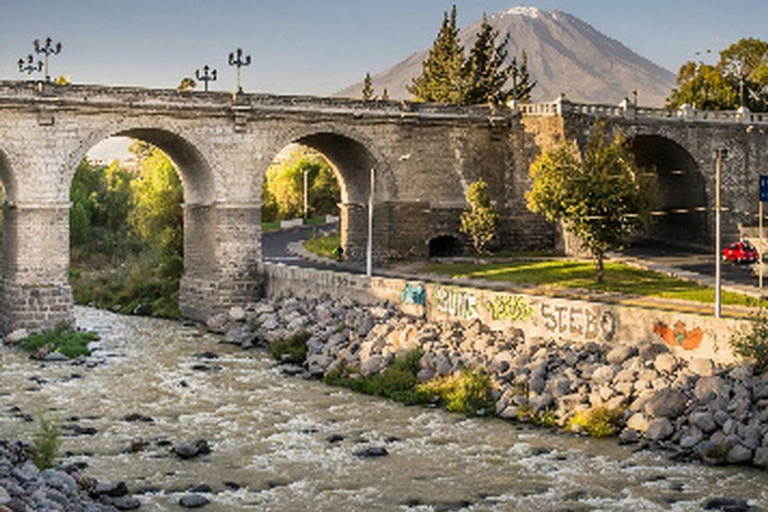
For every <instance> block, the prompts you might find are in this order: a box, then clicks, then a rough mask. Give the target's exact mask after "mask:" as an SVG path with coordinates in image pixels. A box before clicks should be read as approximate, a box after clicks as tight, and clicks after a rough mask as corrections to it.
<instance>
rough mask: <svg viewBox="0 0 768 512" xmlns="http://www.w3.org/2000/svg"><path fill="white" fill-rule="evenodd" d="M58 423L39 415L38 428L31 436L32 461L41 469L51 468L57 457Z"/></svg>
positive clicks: (58, 445) (59, 444)
mask: <svg viewBox="0 0 768 512" xmlns="http://www.w3.org/2000/svg"><path fill="white" fill-rule="evenodd" d="M59 434H60V431H59V424H58V423H57V422H56V421H54V420H50V419H48V418H47V417H46V416H45V415H44V414H41V415H40V430H38V432H37V433H36V434H35V435H34V436H33V438H32V462H34V463H35V465H36V466H37V467H38V468H39V469H41V470H44V469H51V468H53V467H54V465H55V463H56V459H57V458H58V457H59V448H60V447H61V439H59Z"/></svg>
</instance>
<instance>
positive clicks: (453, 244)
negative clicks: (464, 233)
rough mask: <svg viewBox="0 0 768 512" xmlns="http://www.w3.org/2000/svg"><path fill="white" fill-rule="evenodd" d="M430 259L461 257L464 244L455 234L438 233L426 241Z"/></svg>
mask: <svg viewBox="0 0 768 512" xmlns="http://www.w3.org/2000/svg"><path fill="white" fill-rule="evenodd" d="M427 246H428V251H429V252H428V254H429V257H430V258H440V257H449V256H461V254H462V253H463V251H464V244H463V243H462V240H461V238H459V236H458V235H457V234H455V233H439V234H437V235H435V236H433V237H432V238H430V239H429V240H427Z"/></svg>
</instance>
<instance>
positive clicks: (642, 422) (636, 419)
mask: <svg viewBox="0 0 768 512" xmlns="http://www.w3.org/2000/svg"><path fill="white" fill-rule="evenodd" d="M648 425H650V422H649V421H648V419H647V418H646V417H645V415H644V414H642V413H639V412H636V413H635V414H633V415H632V416H630V417H629V419H628V420H627V428H630V429H633V430H636V431H638V432H641V433H642V432H645V431H646V430H648Z"/></svg>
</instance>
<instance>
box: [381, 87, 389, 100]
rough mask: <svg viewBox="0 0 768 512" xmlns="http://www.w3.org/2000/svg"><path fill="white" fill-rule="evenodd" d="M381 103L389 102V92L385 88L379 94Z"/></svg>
mask: <svg viewBox="0 0 768 512" xmlns="http://www.w3.org/2000/svg"><path fill="white" fill-rule="evenodd" d="M381 101H389V91H388V90H387V88H386V87H385V88H384V90H383V91H382V92H381Z"/></svg>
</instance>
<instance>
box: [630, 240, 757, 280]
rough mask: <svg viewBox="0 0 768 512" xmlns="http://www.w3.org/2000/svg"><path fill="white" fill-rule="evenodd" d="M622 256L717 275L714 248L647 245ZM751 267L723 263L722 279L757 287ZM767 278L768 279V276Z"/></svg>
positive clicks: (727, 262) (712, 275) (729, 262)
mask: <svg viewBox="0 0 768 512" xmlns="http://www.w3.org/2000/svg"><path fill="white" fill-rule="evenodd" d="M621 254H623V255H626V256H632V257H634V258H639V259H642V260H646V261H649V262H653V263H657V264H660V265H663V266H666V267H673V268H679V269H682V270H687V271H690V272H696V273H698V274H702V275H705V276H711V277H714V275H715V254H714V248H713V249H712V250H706V249H704V248H700V249H699V248H689V247H679V246H673V245H660V244H651V243H646V244H636V245H633V246H631V247H628V248H626V249H625V250H623V251H621ZM749 267H750V265H749V264H743V263H742V264H739V263H734V262H731V261H723V262H722V265H721V272H722V277H723V279H724V280H727V281H731V282H734V283H738V284H741V285H747V286H754V287H757V285H758V283H757V278H756V277H752V276H751V275H750V274H749ZM766 277H767V278H768V276H766ZM765 283H768V279H766V280H765Z"/></svg>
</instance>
